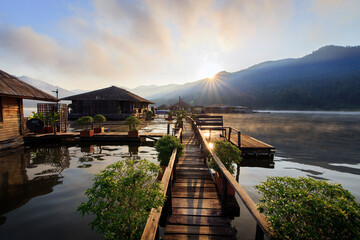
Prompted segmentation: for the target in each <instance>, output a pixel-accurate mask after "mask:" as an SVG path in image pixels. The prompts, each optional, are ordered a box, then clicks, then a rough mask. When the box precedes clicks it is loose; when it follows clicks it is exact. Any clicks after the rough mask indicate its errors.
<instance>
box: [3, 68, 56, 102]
mask: <svg viewBox="0 0 360 240" xmlns="http://www.w3.org/2000/svg"><path fill="white" fill-rule="evenodd" d="M0 96H8V97H18V98H25V99H33V100H41V101H49V102H57V101H58V100H57V99H56V97H54V96H52V95H50V94H48V93H46V92H44V91H42V90H40V89H38V88H36V87H33V86H31V85H30V84H28V83H25V82H23V81H21V80H20V79H18V78H17V77H14V76H12V75H10V74H8V73H6V72H4V71H2V70H0Z"/></svg>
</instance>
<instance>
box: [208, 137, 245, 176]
mask: <svg viewBox="0 0 360 240" xmlns="http://www.w3.org/2000/svg"><path fill="white" fill-rule="evenodd" d="M214 153H215V154H216V156H217V157H218V158H219V159H220V160H221V162H222V163H223V164H224V166H225V167H226V169H227V170H228V171H229V172H230V173H231V174H234V172H235V168H234V165H233V163H236V164H240V162H241V160H242V158H241V151H240V149H238V148H237V147H236V146H234V145H233V144H231V143H230V142H226V141H215V142H214ZM209 166H210V167H211V168H212V169H214V170H215V171H216V172H217V173H220V172H221V171H220V168H219V167H218V165H217V164H216V163H215V161H214V159H212V158H211V159H210V163H209Z"/></svg>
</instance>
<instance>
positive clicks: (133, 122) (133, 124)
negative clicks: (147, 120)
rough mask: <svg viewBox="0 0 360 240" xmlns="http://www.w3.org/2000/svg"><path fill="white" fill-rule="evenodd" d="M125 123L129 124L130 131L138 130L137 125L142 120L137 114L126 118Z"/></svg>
mask: <svg viewBox="0 0 360 240" xmlns="http://www.w3.org/2000/svg"><path fill="white" fill-rule="evenodd" d="M125 123H126V124H127V125H128V126H129V130H130V131H137V126H139V124H140V123H141V121H140V120H139V119H138V118H137V117H136V116H130V117H128V118H126V119H125Z"/></svg>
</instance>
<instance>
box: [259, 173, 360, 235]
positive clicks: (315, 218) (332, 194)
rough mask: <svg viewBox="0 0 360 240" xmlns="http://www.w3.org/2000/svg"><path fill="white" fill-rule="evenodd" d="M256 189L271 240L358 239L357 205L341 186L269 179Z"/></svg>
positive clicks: (307, 180)
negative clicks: (270, 233) (260, 196)
mask: <svg viewBox="0 0 360 240" xmlns="http://www.w3.org/2000/svg"><path fill="white" fill-rule="evenodd" d="M255 188H256V189H257V190H258V191H259V192H260V193H261V194H262V195H263V197H262V198H261V199H260V203H259V204H258V209H259V211H260V212H263V213H265V215H266V219H267V220H268V222H269V228H270V230H271V231H272V233H273V234H272V236H271V239H359V236H360V205H359V203H357V202H356V200H355V198H354V196H353V195H351V193H350V192H349V191H347V190H345V189H343V187H342V186H341V185H340V184H331V183H327V182H325V181H319V180H315V179H312V178H305V177H300V178H291V177H268V178H267V181H265V182H262V185H257V186H255Z"/></svg>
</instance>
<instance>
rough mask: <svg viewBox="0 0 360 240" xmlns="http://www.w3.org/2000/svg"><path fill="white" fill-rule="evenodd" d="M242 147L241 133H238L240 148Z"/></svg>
mask: <svg viewBox="0 0 360 240" xmlns="http://www.w3.org/2000/svg"><path fill="white" fill-rule="evenodd" d="M240 147H241V132H238V148H239V149H240Z"/></svg>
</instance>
